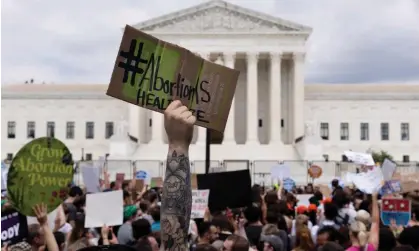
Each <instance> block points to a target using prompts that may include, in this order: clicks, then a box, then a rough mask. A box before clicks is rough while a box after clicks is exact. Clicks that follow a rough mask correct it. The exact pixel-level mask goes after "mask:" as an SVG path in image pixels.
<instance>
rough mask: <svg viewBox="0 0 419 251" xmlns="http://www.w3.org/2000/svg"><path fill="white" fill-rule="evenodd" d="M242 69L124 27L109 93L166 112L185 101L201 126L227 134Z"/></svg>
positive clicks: (132, 102) (129, 101) (135, 103)
mask: <svg viewBox="0 0 419 251" xmlns="http://www.w3.org/2000/svg"><path fill="white" fill-rule="evenodd" d="M238 77H239V71H236V70H233V69H230V68H227V67H224V66H221V65H218V64H215V63H211V62H209V61H206V60H204V59H202V58H200V57H198V56H197V55H195V54H194V53H192V52H190V51H188V50H186V49H184V48H181V47H179V46H177V45H174V44H170V43H168V42H165V41H162V40H159V39H157V38H155V37H153V36H151V35H148V34H146V33H144V32H141V31H139V30H137V29H135V28H133V27H131V26H128V25H127V26H126V27H125V31H124V35H123V37H122V41H121V45H120V48H119V52H118V55H117V58H116V62H115V67H114V70H113V73H112V77H111V82H110V84H109V87H108V91H107V93H106V94H107V95H108V96H111V97H114V98H117V99H120V100H123V101H126V102H128V103H131V104H134V105H138V106H141V107H144V108H147V109H150V110H153V111H157V112H163V111H164V110H165V109H166V107H167V106H168V105H169V104H170V102H172V101H173V100H181V101H182V104H183V105H186V106H187V107H188V108H189V109H190V110H191V111H192V113H193V114H194V115H195V116H196V118H197V122H196V124H197V125H200V126H203V127H206V128H210V129H214V130H216V131H219V132H223V131H224V128H225V125H226V122H227V118H228V113H229V111H230V106H231V103H232V99H233V96H234V92H235V90H236V85H237V80H238Z"/></svg>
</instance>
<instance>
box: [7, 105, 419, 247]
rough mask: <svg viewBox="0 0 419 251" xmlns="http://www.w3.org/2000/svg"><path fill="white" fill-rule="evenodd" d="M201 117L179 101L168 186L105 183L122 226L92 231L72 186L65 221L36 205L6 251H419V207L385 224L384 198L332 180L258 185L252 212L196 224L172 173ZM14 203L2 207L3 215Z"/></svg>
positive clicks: (170, 121) (173, 108)
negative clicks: (327, 190)
mask: <svg viewBox="0 0 419 251" xmlns="http://www.w3.org/2000/svg"><path fill="white" fill-rule="evenodd" d="M179 103H180V102H179ZM194 119H195V118H194V117H193V116H192V114H190V112H189V111H188V110H187V108H186V107H183V106H181V105H179V104H177V102H173V103H172V104H171V105H170V106H169V108H168V110H167V111H166V114H165V128H166V131H167V134H168V138H169V145H170V149H169V155H168V168H169V169H170V168H171V170H169V172H167V171H166V177H165V181H164V183H163V185H162V187H154V188H148V187H145V188H144V189H143V190H142V191H141V192H138V191H137V190H136V189H135V184H133V182H126V183H122V184H118V183H117V182H111V183H109V184H105V185H104V187H103V190H104V192H106V191H110V190H118V189H122V190H123V200H124V210H123V221H124V222H123V224H122V225H120V226H113V227H108V226H103V227H101V228H85V224H84V223H85V211H84V210H85V205H86V203H85V202H86V194H85V192H84V191H83V189H82V188H80V187H78V186H73V187H71V188H70V191H69V194H68V198H67V199H66V200H65V201H64V202H63V204H62V206H61V207H62V210H63V212H64V214H63V216H60V217H64V218H65V219H64V220H62V219H59V218H60V217H57V219H56V221H55V223H56V224H55V227H54V229H51V228H50V226H49V225H48V222H47V208H46V206H45V205H44V204H40V205H37V206H36V207H34V209H33V210H34V213H35V214H36V217H37V220H38V223H37V224H31V225H29V226H28V229H29V233H28V237H27V238H26V239H25V240H24V241H22V242H19V243H17V244H14V245H11V246H7V245H6V246H4V247H3V250H2V251H6V250H8V251H46V250H48V251H77V250H80V249H83V248H89V247H95V246H103V245H111V246H112V245H123V246H124V247H126V248H127V249H130V250H138V251H158V250H179V251H186V250H192V251H217V250H218V251H221V250H224V251H248V250H260V251H262V250H263V251H291V250H293V251H315V250H318V251H339V250H349V251H358V250H359V251H363V250H367V251H373V250H380V251H410V250H419V221H418V220H419V208H418V207H416V206H413V208H412V216H411V221H410V222H409V224H408V226H397V225H396V224H392V225H391V226H384V225H383V224H382V221H381V220H380V199H381V196H379V195H378V194H377V193H374V194H365V193H363V192H361V191H360V190H358V189H356V188H355V187H351V188H349V187H340V186H339V182H338V181H337V180H334V181H332V192H331V195H330V196H327V197H326V196H325V195H324V194H322V192H321V191H320V189H319V188H318V187H316V186H315V185H313V184H308V185H307V186H305V187H301V188H299V189H298V190H295V191H293V192H287V191H286V190H284V189H283V187H282V184H279V186H276V187H270V188H269V187H261V186H259V185H254V186H253V187H252V193H251V194H249V195H248V196H249V197H251V198H252V203H251V204H249V205H247V206H246V207H243V208H231V209H230V208H226V209H225V210H222V211H217V212H215V211H214V212H210V210H209V209H208V210H207V211H206V213H205V216H204V218H203V219H196V220H193V219H190V206H188V203H190V202H191V199H190V198H189V197H190V184H189V186H187V185H185V184H183V185H182V184H181V185H180V186H174V185H179V184H180V183H179V184H178V183H176V182H177V180H176V179H174V178H173V177H174V176H170V175H172V174H173V175H175V174H174V173H176V172H177V171H178V168H182V165H185V166H186V167H187V168H189V163H188V160H187V149H188V144H189V143H190V140H191V135H192V133H191V132H192V126H193V124H194V122H195V121H194ZM182 152H183V153H182ZM185 152H186V154H185ZM182 156H184V157H185V159H182V158H183V157H182ZM182 161H183V162H182ZM188 175H189V176H190V173H188V171H185V176H184V178H185V180H186V182H188V181H189V183H190V178H188ZM173 187H179V190H178V191H179V194H178V195H182V196H181V198H182V200H184V204H185V205H179V204H176V203H177V202H178V201H176V200H174V199H173V198H174V197H176V196H175V195H176V193H175V192H176V191H177V190H176V191H173V190H174V188H173ZM188 189H189V191H187V190H188ZM225 192H226V193H228V191H225ZM298 193H304V194H312V196H311V198H310V199H309V203H310V204H309V205H297V204H298V200H297V196H296V194H298ZM389 196H404V194H400V195H389ZM9 206H10V205H9V203H7V202H6V203H5V204H3V203H2V210H4V209H6V208H7V207H9ZM175 209H178V211H176V210H175ZM104 210H106V209H104ZM182 210H183V211H182ZM188 210H189V213H188ZM181 213H183V214H184V215H181ZM188 214H189V215H188ZM57 215H58V214H57ZM173 215H174V216H175V217H171V216H173ZM183 231H186V236H184V235H183ZM182 242H184V243H182ZM175 244H176V245H175Z"/></svg>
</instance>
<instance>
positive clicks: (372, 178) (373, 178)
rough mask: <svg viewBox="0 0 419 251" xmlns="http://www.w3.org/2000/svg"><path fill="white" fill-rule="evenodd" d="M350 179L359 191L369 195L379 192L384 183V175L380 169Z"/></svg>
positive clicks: (351, 176)
mask: <svg viewBox="0 0 419 251" xmlns="http://www.w3.org/2000/svg"><path fill="white" fill-rule="evenodd" d="M347 177H348V176H347ZM349 179H350V180H351V181H352V183H353V184H354V185H355V186H356V187H357V188H358V189H359V190H361V191H362V192H364V193H368V194H372V193H374V192H378V191H379V190H380V188H381V187H382V186H383V182H384V177H383V173H382V172H381V168H379V167H374V168H373V169H372V170H369V171H368V172H366V173H365V172H362V173H358V174H351V175H349Z"/></svg>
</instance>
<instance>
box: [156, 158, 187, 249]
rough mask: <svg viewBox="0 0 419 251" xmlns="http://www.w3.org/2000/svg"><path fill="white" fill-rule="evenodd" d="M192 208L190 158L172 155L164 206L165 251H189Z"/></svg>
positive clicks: (162, 232)
mask: <svg viewBox="0 0 419 251" xmlns="http://www.w3.org/2000/svg"><path fill="white" fill-rule="evenodd" d="M191 208H192V191H191V173H190V165H189V158H188V156H187V155H186V152H185V153H183V152H179V151H178V152H177V151H176V150H172V151H169V155H168V156H167V167H166V177H165V179H164V183H163V195H162V203H161V235H162V236H161V237H162V246H163V248H162V250H167V251H169V250H170V251H172V250H176V251H185V250H187V247H188V229H189V221H190V218H191Z"/></svg>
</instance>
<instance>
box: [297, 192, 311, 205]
mask: <svg viewBox="0 0 419 251" xmlns="http://www.w3.org/2000/svg"><path fill="white" fill-rule="evenodd" d="M296 197H297V200H298V202H297V206H301V205H303V206H307V207H308V206H309V205H310V201H309V200H310V198H311V197H313V195H312V194H297V195H296Z"/></svg>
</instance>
